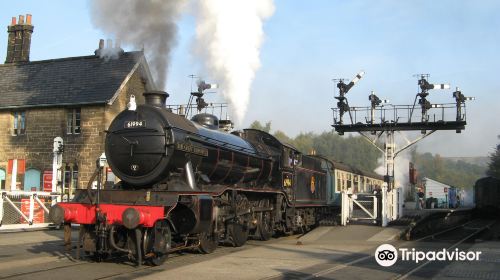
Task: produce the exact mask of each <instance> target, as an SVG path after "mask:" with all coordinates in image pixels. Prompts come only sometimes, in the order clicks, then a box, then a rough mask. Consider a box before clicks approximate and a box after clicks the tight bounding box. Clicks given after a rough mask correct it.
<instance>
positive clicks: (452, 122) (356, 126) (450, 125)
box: [332, 72, 474, 190]
mask: <svg viewBox="0 0 500 280" xmlns="http://www.w3.org/2000/svg"><path fill="white" fill-rule="evenodd" d="M363 75H364V72H360V73H359V74H358V75H356V77H355V78H354V79H353V80H352V81H351V83H349V84H345V82H344V80H343V79H337V80H334V81H337V88H338V89H339V94H338V96H335V99H337V100H339V101H338V102H337V107H336V108H332V110H333V125H332V127H333V128H335V131H336V132H337V133H338V134H339V135H343V134H344V133H345V132H357V133H359V134H360V135H362V136H363V137H364V138H365V139H367V140H368V141H369V142H370V143H371V144H372V145H374V146H375V147H376V148H377V149H378V150H380V151H381V152H382V153H383V154H384V165H385V173H386V175H385V181H386V182H387V184H388V188H389V190H390V189H392V188H394V160H395V158H396V156H397V155H398V154H399V153H400V152H402V151H404V150H405V149H407V148H408V147H410V146H411V145H413V144H415V143H417V142H418V141H420V140H422V139H423V138H425V137H427V136H429V135H430V134H432V133H434V132H435V131H438V130H455V131H456V133H460V132H461V131H462V130H464V129H465V125H466V124H467V117H466V107H465V102H466V101H468V100H474V97H465V96H464V95H463V94H462V91H461V90H460V89H459V88H456V90H455V92H453V98H455V103H442V104H432V103H431V102H430V101H429V100H428V97H429V91H430V90H435V89H440V90H444V89H449V88H450V85H449V84H431V83H429V82H428V80H429V74H418V75H416V76H417V77H418V78H419V79H418V86H419V91H418V92H417V94H416V95H415V100H414V102H413V105H393V104H390V103H389V101H388V100H382V99H380V98H379V97H378V96H377V95H375V92H373V91H372V92H371V94H370V95H369V96H368V100H369V101H370V103H371V105H370V106H367V107H350V106H349V102H348V100H347V97H346V96H345V95H346V93H347V92H348V91H349V90H350V89H351V88H352V87H353V86H354V84H355V83H356V82H358V81H359V79H361V77H363ZM417 101H418V103H417ZM418 107H420V110H418V109H417V108H418ZM418 111H420V112H418ZM345 113H349V117H350V123H345V122H344V118H343V117H344V114H345ZM402 131H420V132H421V136H420V137H417V138H416V139H414V140H409V139H408V138H407V137H406V136H405V135H404V134H402ZM395 132H398V133H399V134H401V135H402V136H403V138H404V139H405V140H406V145H404V146H403V147H401V148H400V149H398V150H396V142H395V136H394V134H395ZM370 134H371V136H370ZM383 135H385V143H384V144H383V145H379V144H377V142H378V141H379V140H380V139H381V137H382V136H383Z"/></svg>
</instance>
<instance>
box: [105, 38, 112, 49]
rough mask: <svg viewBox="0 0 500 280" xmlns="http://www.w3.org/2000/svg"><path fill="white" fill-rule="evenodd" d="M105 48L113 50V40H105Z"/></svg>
mask: <svg viewBox="0 0 500 280" xmlns="http://www.w3.org/2000/svg"><path fill="white" fill-rule="evenodd" d="M106 48H108V49H112V48H113V40H111V39H108V40H107V45H106Z"/></svg>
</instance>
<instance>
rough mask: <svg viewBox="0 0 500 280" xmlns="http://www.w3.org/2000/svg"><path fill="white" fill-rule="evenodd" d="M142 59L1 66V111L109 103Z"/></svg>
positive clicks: (83, 58)
mask: <svg viewBox="0 0 500 280" xmlns="http://www.w3.org/2000/svg"><path fill="white" fill-rule="evenodd" d="M143 57H144V56H143V53H142V52H125V53H123V54H121V55H120V57H119V58H118V59H109V60H105V59H102V58H99V57H98V56H94V55H92V56H81V57H69V58H61V59H51V60H43V61H34V62H28V63H16V64H3V65H0V109H7V108H25V107H42V106H66V105H69V106H70V105H84V104H104V103H108V101H110V100H112V99H113V96H114V94H115V93H116V92H117V90H118V88H119V87H120V85H121V84H122V82H123V81H124V80H125V78H126V77H127V75H128V74H129V73H131V71H132V70H133V69H134V66H135V65H136V64H137V63H138V61H141V60H142V59H143ZM144 61H145V60H144Z"/></svg>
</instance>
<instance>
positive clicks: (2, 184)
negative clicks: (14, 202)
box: [0, 168, 6, 190]
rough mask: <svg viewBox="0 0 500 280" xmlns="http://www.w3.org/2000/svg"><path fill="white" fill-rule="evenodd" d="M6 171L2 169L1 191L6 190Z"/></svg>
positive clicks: (0, 173)
mask: <svg viewBox="0 0 500 280" xmlns="http://www.w3.org/2000/svg"><path fill="white" fill-rule="evenodd" d="M5 174H6V173H5V169H3V168H0V190H5Z"/></svg>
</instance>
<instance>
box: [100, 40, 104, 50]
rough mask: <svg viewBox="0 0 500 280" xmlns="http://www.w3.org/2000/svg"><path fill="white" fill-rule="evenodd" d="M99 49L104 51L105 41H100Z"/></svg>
mask: <svg viewBox="0 0 500 280" xmlns="http://www.w3.org/2000/svg"><path fill="white" fill-rule="evenodd" d="M99 49H104V39H100V40H99Z"/></svg>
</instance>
